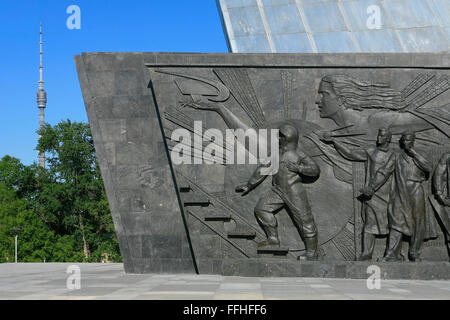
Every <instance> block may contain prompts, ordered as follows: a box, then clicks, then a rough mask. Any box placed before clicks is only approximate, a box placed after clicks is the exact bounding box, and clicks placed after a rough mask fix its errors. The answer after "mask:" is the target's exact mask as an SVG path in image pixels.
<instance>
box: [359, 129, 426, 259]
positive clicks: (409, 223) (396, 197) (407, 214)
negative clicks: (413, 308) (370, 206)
mask: <svg viewBox="0 0 450 320" xmlns="http://www.w3.org/2000/svg"><path fill="white" fill-rule="evenodd" d="M414 141H415V134H414V133H412V132H407V133H403V134H402V136H401V138H400V151H398V152H396V153H392V154H391V156H390V157H389V159H388V161H387V162H386V163H385V164H384V165H383V166H382V167H381V168H379V169H378V170H377V171H376V173H375V175H374V176H373V177H372V178H371V181H370V183H369V184H368V186H366V187H364V188H363V189H361V192H362V194H363V195H365V196H367V197H369V198H371V197H372V196H373V195H374V194H375V192H376V191H377V190H378V189H379V188H380V187H381V186H382V185H383V184H384V183H385V182H386V181H387V179H388V178H389V177H390V176H391V175H393V178H394V180H393V182H392V189H391V195H390V198H389V204H388V219H389V239H388V245H387V249H386V254H385V257H384V259H383V260H384V261H400V260H403V259H402V258H401V256H400V250H401V242H402V237H403V236H408V237H410V241H409V250H408V257H409V260H410V261H420V260H421V259H420V251H421V248H422V244H423V241H424V239H426V238H427V237H432V236H435V234H434V233H433V232H435V230H432V229H433V220H432V219H433V217H431V216H429V215H430V212H429V211H427V210H426V205H425V188H424V183H423V182H424V181H426V180H427V179H428V175H429V173H430V172H431V163H430V162H429V161H428V160H427V159H426V158H425V157H424V156H423V155H421V154H420V153H418V152H417V151H416V149H415V148H414Z"/></svg>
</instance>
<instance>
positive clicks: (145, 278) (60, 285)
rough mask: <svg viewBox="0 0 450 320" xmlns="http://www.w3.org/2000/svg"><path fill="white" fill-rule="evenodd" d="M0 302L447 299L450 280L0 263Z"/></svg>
mask: <svg viewBox="0 0 450 320" xmlns="http://www.w3.org/2000/svg"><path fill="white" fill-rule="evenodd" d="M71 265H76V266H78V267H79V270H80V272H81V277H80V289H68V287H67V282H68V281H67V279H68V278H69V277H70V276H73V275H74V274H72V273H67V269H68V268H69V267H70V266H71ZM75 268H76V267H75ZM75 283H76V282H73V281H69V286H70V284H72V285H73V284H75ZM0 299H26V300H30V299H50V300H55V299H56V300H67V299H73V300H84V299H89V300H94V299H120V300H122V299H127V300H129V299H136V300H142V299H144V300H145V299H148V300H155V299H158V300H166V299H167V300H180V299H181V300H199V299H201V300H240V299H245V300H247V299H249V300H260V299H275V300H279V299H281V300H292V299H295V300H306V299H307V300H310V299H314V300H323V299H327V300H330V299H332V300H334V299H336V300H350V299H357V300H360V299H439V300H448V299H450V281H438V280H428V281H426V280H381V288H380V289H372V290H370V289H368V288H367V283H366V280H361V279H359V280H356V279H355V280H352V279H328V278H327V279H324V278H287V277H286V278H256V277H255V278H253V277H227V276H220V275H193V274H170V275H169V274H126V273H125V272H124V269H123V265H122V264H120V263H111V264H100V263H89V264H88V263H79V264H70V263H18V264H14V263H9V264H0Z"/></svg>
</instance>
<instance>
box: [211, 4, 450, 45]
mask: <svg viewBox="0 0 450 320" xmlns="http://www.w3.org/2000/svg"><path fill="white" fill-rule="evenodd" d="M217 2H218V7H219V10H220V11H221V14H222V18H223V22H224V27H225V32H226V34H227V38H228V43H229V47H230V49H231V51H232V52H262V53H266V52H273V53H276V52H279V53H286V52H320V53H321V52H324V53H326V52H448V51H450V19H449V17H450V1H448V0H217Z"/></svg>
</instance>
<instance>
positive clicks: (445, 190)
mask: <svg viewBox="0 0 450 320" xmlns="http://www.w3.org/2000/svg"><path fill="white" fill-rule="evenodd" d="M433 193H434V196H435V198H436V200H437V201H438V204H437V205H434V208H435V209H436V212H437V214H438V216H439V219H440V220H441V222H442V225H443V227H444V229H445V230H444V232H445V233H446V235H445V238H446V243H447V251H448V253H449V256H450V242H449V240H450V239H449V238H450V152H447V153H444V154H443V155H442V157H441V159H440V160H439V163H438V165H437V167H436V170H435V171H434V175H433Z"/></svg>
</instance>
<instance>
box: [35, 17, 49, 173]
mask: <svg viewBox="0 0 450 320" xmlns="http://www.w3.org/2000/svg"><path fill="white" fill-rule="evenodd" d="M39 36H40V41H39V47H40V50H39V58H40V63H39V90H38V92H37V105H38V108H39V130H40V129H42V127H43V126H44V109H45V107H46V106H47V93H46V92H45V90H44V80H43V79H42V70H43V66H42V23H41V25H40V32H39ZM40 138H41V135H40V134H39V135H38V139H40ZM39 165H40V166H41V167H42V168H45V154H44V153H43V152H40V153H39Z"/></svg>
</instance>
